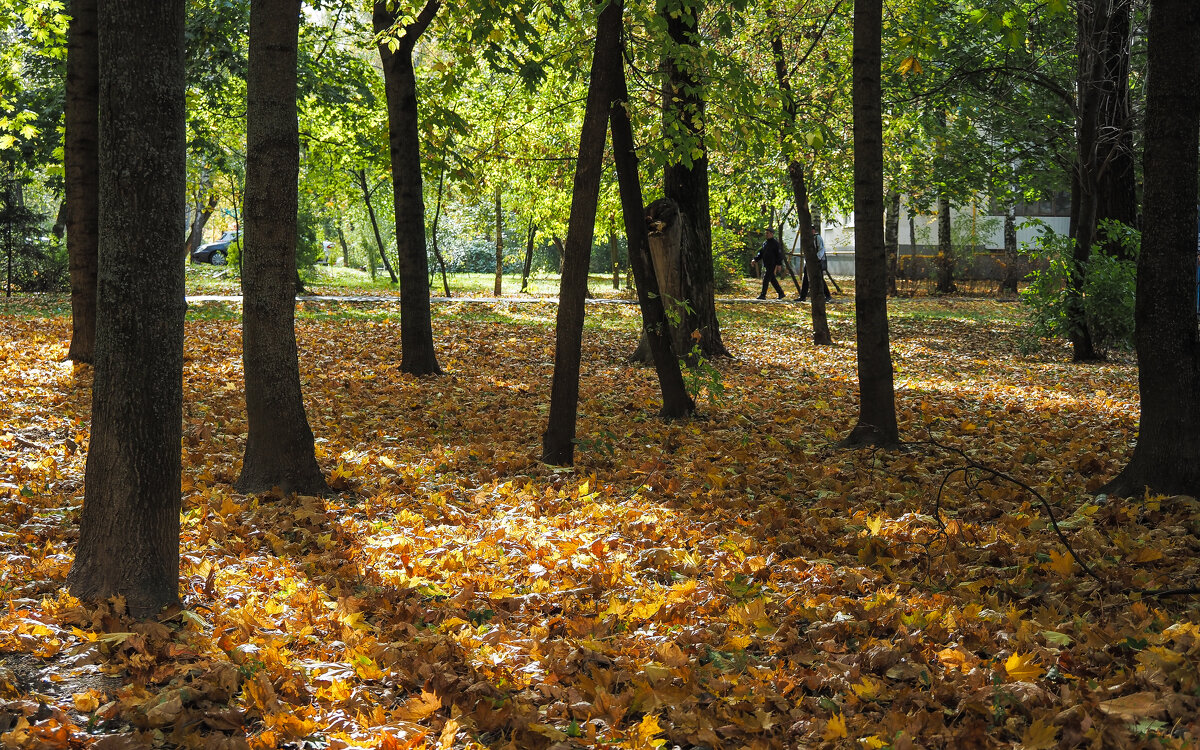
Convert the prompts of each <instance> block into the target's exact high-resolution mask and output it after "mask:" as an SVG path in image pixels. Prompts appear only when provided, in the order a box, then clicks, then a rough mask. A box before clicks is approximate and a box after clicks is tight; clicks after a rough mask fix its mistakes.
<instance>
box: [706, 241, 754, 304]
mask: <svg viewBox="0 0 1200 750" xmlns="http://www.w3.org/2000/svg"><path fill="white" fill-rule="evenodd" d="M712 248H713V277H714V280H715V282H716V286H717V291H718V292H729V291H732V290H733V287H734V282H735V281H736V280H738V279H740V278H742V277H743V276H745V275H746V258H747V257H749V256H750V254H751V252H752V251H753V247H752V245H751V244H750V242H748V241H747V239H746V235H744V234H740V233H738V232H735V231H733V230H732V229H729V228H727V227H722V226H715V227H713V229H712Z"/></svg>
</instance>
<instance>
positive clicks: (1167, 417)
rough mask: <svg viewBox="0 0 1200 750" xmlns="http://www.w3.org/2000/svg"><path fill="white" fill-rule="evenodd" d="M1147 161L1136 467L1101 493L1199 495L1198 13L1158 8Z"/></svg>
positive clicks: (1185, 1) (1153, 25)
mask: <svg viewBox="0 0 1200 750" xmlns="http://www.w3.org/2000/svg"><path fill="white" fill-rule="evenodd" d="M1148 45H1149V46H1148V53H1147V58H1148V60H1147V62H1148V67H1149V73H1148V76H1147V89H1146V150H1145V155H1144V157H1143V173H1144V185H1145V193H1144V195H1145V213H1144V219H1145V232H1144V233H1143V235H1142V251H1141V254H1140V255H1139V257H1138V276H1137V302H1136V308H1135V316H1136V333H1135V341H1136V347H1137V358H1138V380H1139V386H1138V387H1139V391H1140V393H1141V423H1140V425H1139V427H1138V438H1137V444H1136V445H1135V446H1134V449H1133V456H1132V457H1131V458H1130V460H1129V465H1128V466H1126V467H1125V469H1124V470H1123V471H1122V472H1121V473H1120V474H1119V475H1118V476H1117V477H1116V478H1115V479H1113V481H1112V482H1110V483H1109V484H1108V486H1107V487H1105V488H1104V489H1103V490H1102V491H1103V492H1109V493H1112V494H1115V495H1123V496H1139V497H1140V496H1141V495H1142V494H1143V492H1144V491H1145V490H1146V488H1149V489H1150V491H1151V492H1155V493H1162V494H1168V495H1170V494H1185V495H1191V496H1193V497H1196V496H1200V342H1198V339H1197V326H1196V262H1197V261H1196V258H1197V255H1196V200H1197V190H1196V171H1197V168H1198V167H1200V164H1198V160H1197V150H1198V149H1200V5H1198V4H1196V3H1195V2H1193V0H1153V2H1151V4H1150V26H1149V42H1148Z"/></svg>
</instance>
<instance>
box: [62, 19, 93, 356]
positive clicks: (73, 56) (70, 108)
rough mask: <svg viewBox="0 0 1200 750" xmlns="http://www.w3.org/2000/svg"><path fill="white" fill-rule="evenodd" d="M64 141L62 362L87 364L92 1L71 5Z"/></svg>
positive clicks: (90, 308)
mask: <svg viewBox="0 0 1200 750" xmlns="http://www.w3.org/2000/svg"><path fill="white" fill-rule="evenodd" d="M70 12H71V23H70V26H68V27H67V86H66V107H65V112H64V117H65V122H66V130H65V133H64V137H63V167H64V171H65V178H66V179H65V186H64V188H65V192H66V199H65V204H66V217H67V258H68V263H69V265H70V273H71V347H70V349H69V350H68V351H67V359H69V360H71V361H73V362H84V363H90V362H92V361H93V359H94V358H95V351H96V274H97V268H96V263H97V260H96V258H97V252H98V251H97V248H98V245H99V230H98V228H97V222H98V221H99V219H98V216H99V213H100V174H99V156H98V155H97V149H98V145H97V143H98V136H97V128H98V118H99V97H100V78H99V71H100V62H99V44H98V40H97V36H96V23H97V21H96V0H71V6H70Z"/></svg>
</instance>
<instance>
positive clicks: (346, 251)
mask: <svg viewBox="0 0 1200 750" xmlns="http://www.w3.org/2000/svg"><path fill="white" fill-rule="evenodd" d="M350 231H352V232H353V231H354V225H353V224H351V225H350ZM337 233H338V244H339V245H341V246H342V268H349V267H350V246H349V245H348V244H346V233H345V232H343V231H342V222H341V221H339V222H338V223H337Z"/></svg>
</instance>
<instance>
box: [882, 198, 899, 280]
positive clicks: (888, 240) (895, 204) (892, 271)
mask: <svg viewBox="0 0 1200 750" xmlns="http://www.w3.org/2000/svg"><path fill="white" fill-rule="evenodd" d="M883 246H884V248H885V250H886V252H887V290H888V296H889V297H895V296H896V268H897V266H898V265H899V262H900V260H899V259H900V193H899V192H898V191H896V190H893V191H892V192H890V193H888V202H887V218H886V220H885V223H884V229H883Z"/></svg>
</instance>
